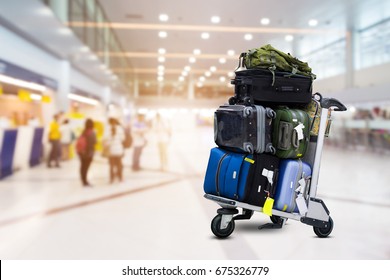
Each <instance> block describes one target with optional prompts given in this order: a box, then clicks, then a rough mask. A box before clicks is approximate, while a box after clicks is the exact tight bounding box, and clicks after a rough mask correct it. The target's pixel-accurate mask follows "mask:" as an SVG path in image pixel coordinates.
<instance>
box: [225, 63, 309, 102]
mask: <svg viewBox="0 0 390 280" xmlns="http://www.w3.org/2000/svg"><path fill="white" fill-rule="evenodd" d="M231 83H232V84H233V85H234V93H235V96H234V97H232V98H231V99H230V100H229V103H231V104H240V103H242V102H246V103H248V102H249V103H250V102H251V103H254V104H262V105H263V104H266V105H271V106H272V105H290V104H308V103H309V102H310V101H311V93H312V79H311V78H309V77H305V76H302V75H297V74H294V75H292V74H291V73H285V72H277V71H269V70H262V69H256V70H253V69H249V70H241V71H236V77H235V78H234V79H233V80H232V81H231Z"/></svg>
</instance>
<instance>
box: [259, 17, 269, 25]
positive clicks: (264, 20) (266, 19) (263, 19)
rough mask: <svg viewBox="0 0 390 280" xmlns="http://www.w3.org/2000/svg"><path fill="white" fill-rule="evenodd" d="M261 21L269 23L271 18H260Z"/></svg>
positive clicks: (265, 23) (264, 23) (263, 23)
mask: <svg viewBox="0 0 390 280" xmlns="http://www.w3.org/2000/svg"><path fill="white" fill-rule="evenodd" d="M260 23H261V24H262V25H268V24H269V23H270V20H269V18H262V19H261V20H260Z"/></svg>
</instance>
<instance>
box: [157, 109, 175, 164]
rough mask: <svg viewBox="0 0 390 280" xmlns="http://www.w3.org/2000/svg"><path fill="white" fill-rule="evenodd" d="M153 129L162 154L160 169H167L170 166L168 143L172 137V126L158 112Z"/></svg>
mask: <svg viewBox="0 0 390 280" xmlns="http://www.w3.org/2000/svg"><path fill="white" fill-rule="evenodd" d="M153 130H154V133H155V135H156V139H157V146H158V151H159V154H160V170H161V171H166V170H167V168H168V144H169V141H170V139H171V127H170V125H169V123H168V122H167V120H165V119H164V118H163V117H162V116H161V114H159V113H157V115H156V120H155V122H154V123H153Z"/></svg>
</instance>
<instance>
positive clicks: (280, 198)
mask: <svg viewBox="0 0 390 280" xmlns="http://www.w3.org/2000/svg"><path fill="white" fill-rule="evenodd" d="M310 178H311V167H310V165H309V164H307V163H306V162H303V161H301V160H293V159H285V160H281V161H280V165H279V178H278V183H277V186H276V193H275V203H274V207H273V208H274V209H276V210H281V211H285V212H289V213H292V212H296V213H298V207H297V203H296V199H297V195H298V192H297V191H296V190H297V188H299V187H300V186H301V190H300V191H299V192H300V193H302V194H303V196H305V195H306V193H307V191H308V188H309V181H310ZM302 179H303V181H302ZM303 182H304V183H303ZM302 183H303V184H302ZM302 185H304V186H305V187H303V186H302Z"/></svg>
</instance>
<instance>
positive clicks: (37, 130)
mask: <svg viewBox="0 0 390 280" xmlns="http://www.w3.org/2000/svg"><path fill="white" fill-rule="evenodd" d="M42 143H43V128H42V127H29V126H21V127H18V128H15V129H0V179H2V178H4V177H7V176H9V175H12V174H13V172H15V171H17V170H20V169H26V168H29V167H33V166H35V165H37V164H39V163H40V162H41V160H42V156H43V146H42V145H43V144H42Z"/></svg>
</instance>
